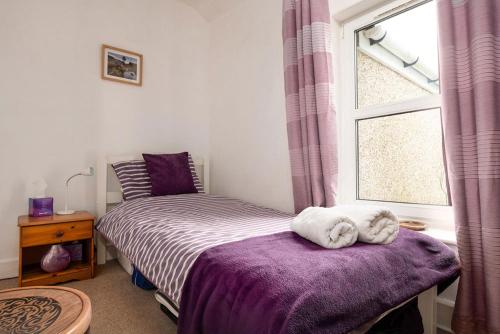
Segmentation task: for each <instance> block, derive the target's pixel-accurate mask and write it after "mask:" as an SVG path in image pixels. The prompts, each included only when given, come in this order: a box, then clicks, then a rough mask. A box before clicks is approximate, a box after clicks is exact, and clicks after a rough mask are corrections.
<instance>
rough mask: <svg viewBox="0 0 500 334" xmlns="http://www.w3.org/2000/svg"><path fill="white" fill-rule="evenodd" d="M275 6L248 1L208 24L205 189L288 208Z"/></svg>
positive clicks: (259, 0) (278, 21) (258, 0)
mask: <svg viewBox="0 0 500 334" xmlns="http://www.w3.org/2000/svg"><path fill="white" fill-rule="evenodd" d="M281 6H282V5H281V1H268V0H247V1H243V2H242V3H241V4H239V5H238V6H236V7H235V8H233V9H232V10H231V11H229V12H227V13H225V14H224V15H223V16H220V17H218V18H217V19H215V20H213V21H212V24H211V35H212V43H211V55H210V60H211V75H210V87H212V104H211V114H210V136H211V138H210V151H211V153H210V155H211V162H212V164H211V187H212V188H211V190H212V192H215V193H218V194H223V195H227V196H232V197H237V198H241V199H244V200H247V201H250V202H253V203H257V204H262V205H266V206H268V207H273V208H276V209H281V210H285V211H292V210H293V198H292V186H291V176H290V162H289V156H288V144H287V134H286V114H285V93H284V79H283V60H282V58H283V56H282V43H283V42H282V37H281V22H282V21H281V20H282V19H281V10H282V8H281Z"/></svg>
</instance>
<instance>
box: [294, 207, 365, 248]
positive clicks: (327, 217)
mask: <svg viewBox="0 0 500 334" xmlns="http://www.w3.org/2000/svg"><path fill="white" fill-rule="evenodd" d="M291 228H292V230H293V231H294V232H296V233H297V234H299V235H300V236H301V237H303V238H305V239H307V240H310V241H312V242H314V243H317V244H318V245H320V246H323V247H325V248H342V247H349V246H351V245H352V244H354V243H355V242H356V240H357V238H358V230H357V228H356V225H355V224H354V222H353V221H352V220H351V219H349V218H348V217H346V216H343V215H341V214H340V213H339V212H337V211H336V210H335V209H325V208H318V207H310V208H307V209H304V210H303V211H302V212H301V213H300V214H299V215H297V217H295V218H294V219H293V221H292V223H291Z"/></svg>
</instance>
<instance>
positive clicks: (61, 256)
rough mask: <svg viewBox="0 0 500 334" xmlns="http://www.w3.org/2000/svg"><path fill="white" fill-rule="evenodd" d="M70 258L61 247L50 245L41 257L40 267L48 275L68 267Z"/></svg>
mask: <svg viewBox="0 0 500 334" xmlns="http://www.w3.org/2000/svg"><path fill="white" fill-rule="evenodd" d="M70 261H71V256H70V254H69V252H68V251H67V250H65V249H64V248H63V246H61V245H52V246H51V247H50V249H49V251H48V252H47V254H45V255H44V256H43V257H42V262H41V263H40V267H42V269H43V270H44V271H46V272H48V273H53V272H56V271H61V270H64V269H66V268H67V267H68V265H69V263H70Z"/></svg>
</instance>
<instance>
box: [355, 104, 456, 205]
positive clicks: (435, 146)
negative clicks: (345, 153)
mask: <svg viewBox="0 0 500 334" xmlns="http://www.w3.org/2000/svg"><path fill="white" fill-rule="evenodd" d="M357 126H358V198H359V199H365V200H378V201H391V202H404V203H418V204H434V205H447V204H448V196H447V192H446V182H445V173H444V167H443V149H442V135H441V113H440V110H439V109H430V110H424V111H417V112H412V113H406V114H399V115H392V116H384V117H377V118H371V119H365V120H360V121H358V124H357Z"/></svg>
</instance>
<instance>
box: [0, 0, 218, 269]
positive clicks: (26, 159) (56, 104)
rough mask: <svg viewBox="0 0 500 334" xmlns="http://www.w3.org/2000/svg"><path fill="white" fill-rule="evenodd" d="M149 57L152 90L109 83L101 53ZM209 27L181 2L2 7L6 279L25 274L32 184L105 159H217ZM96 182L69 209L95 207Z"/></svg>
mask: <svg viewBox="0 0 500 334" xmlns="http://www.w3.org/2000/svg"><path fill="white" fill-rule="evenodd" d="M102 43H107V44H110V45H113V46H117V47H122V48H126V49H130V50H132V51H136V52H139V53H142V54H143V55H144V85H143V87H141V88H140V87H135V86H130V85H125V84H119V83H114V82H110V81H103V80H101V79H100V72H99V71H100V46H101V44H102ZM208 44H209V29H208V23H207V22H206V21H205V20H204V19H203V18H201V16H199V14H198V13H196V12H195V11H194V9H192V8H191V7H189V6H187V5H185V4H183V3H180V2H177V1H176V0H146V1H136V0H106V1H100V0H87V1H79V0H46V1H37V0H23V1H18V0H5V1H1V2H0V64H1V65H2V66H0V156H1V157H2V162H1V163H0V184H1V187H0V217H1V220H0V278H2V277H7V276H16V275H17V253H18V230H17V225H16V224H17V215H19V214H25V213H26V212H27V196H26V191H25V185H26V182H27V181H28V180H29V179H32V178H35V177H44V178H45V179H46V180H47V183H48V184H49V188H48V194H49V195H50V196H53V197H54V198H55V209H56V210H57V209H60V208H61V207H62V206H63V200H64V180H65V178H66V177H67V176H69V175H71V173H73V172H74V171H76V170H79V169H81V168H83V167H86V166H89V165H94V166H96V161H97V157H98V156H99V155H102V154H105V153H106V154H109V153H113V154H121V153H130V152H134V153H136V152H143V151H144V150H148V149H149V150H151V151H161V150H190V151H193V153H194V154H199V155H206V154H207V153H208V140H207V138H208V107H207V104H208V103H207V101H208V95H207V87H206V83H207V81H206V79H207V73H208V70H207V57H206V53H207V50H208ZM95 196H96V183H95V178H84V177H80V178H78V179H75V180H74V181H73V183H72V184H71V207H72V208H75V209H87V210H90V211H94V210H95Z"/></svg>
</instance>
